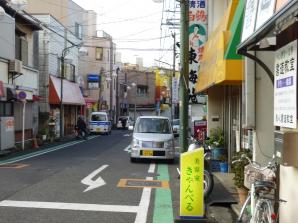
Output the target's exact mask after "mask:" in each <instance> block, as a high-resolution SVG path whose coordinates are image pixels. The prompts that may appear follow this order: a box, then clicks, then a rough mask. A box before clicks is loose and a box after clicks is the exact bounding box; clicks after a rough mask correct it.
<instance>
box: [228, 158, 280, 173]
mask: <svg viewBox="0 0 298 223" xmlns="http://www.w3.org/2000/svg"><path fill="white" fill-rule="evenodd" d="M244 159H246V160H248V162H249V164H250V165H251V166H252V167H253V168H254V169H256V170H259V171H264V170H266V169H270V170H271V169H274V168H275V167H276V163H274V164H272V161H273V160H274V157H273V159H272V160H271V161H270V162H269V163H268V165H267V166H264V167H261V165H260V164H258V163H257V162H255V161H252V160H251V159H250V158H249V157H248V156H247V155H245V154H242V155H241V158H240V159H238V160H234V161H232V164H234V163H237V162H242V161H243V160H244Z"/></svg>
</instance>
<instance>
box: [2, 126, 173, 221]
mask: <svg viewBox="0 0 298 223" xmlns="http://www.w3.org/2000/svg"><path fill="white" fill-rule="evenodd" d="M130 140H131V132H128V131H123V130H118V131H113V132H112V134H111V135H108V136H98V137H95V138H92V139H89V140H88V141H84V142H80V143H78V144H75V145H71V146H68V147H65V148H61V149H59V148H60V147H59V146H58V147H57V150H56V151H52V152H49V153H45V154H43V155H38V156H35V157H33V158H29V159H25V160H21V161H18V162H16V163H14V165H16V166H12V167H10V166H8V167H7V168H3V167H2V168H1V167H0V179H1V182H0V185H1V186H0V222H1V223H2V222H3V223H10V222H11V223H32V222H34V223H38V222H42V223H48V222H55V223H56V222H63V223H64V222H65V223H66V222H69V223H76V222H84V223H87V222H92V223H93V222H102V223H106V222H107V223H108V222H113V223H114V222H117V223H120V222H123V223H124V222H125V223H129V222H132V223H133V222H135V223H136V222H138V223H142V222H144V223H145V222H173V218H174V216H175V212H176V209H177V207H175V206H177V205H178V204H177V202H176V204H175V202H173V201H172V194H178V188H179V187H177V182H179V181H178V180H175V181H173V182H172V181H170V188H168V189H165V188H161V189H151V188H146V189H144V188H143V187H142V186H140V187H138V188H135V187H133V188H131V187H126V186H127V185H126V184H125V183H124V187H119V185H118V184H119V182H120V181H121V179H122V181H121V182H125V179H134V180H136V179H139V180H145V179H149V180H151V179H154V180H165V181H169V179H170V178H171V177H173V178H175V179H177V173H176V172H175V169H176V166H177V165H178V164H177V163H176V164H169V165H168V164H167V163H164V162H153V163H152V162H138V163H130V161H129V154H128V151H127V146H128V145H129V143H130ZM55 148H56V147H55ZM2 162H3V161H2ZM169 167H170V168H169ZM171 175H172V176H171ZM123 180H124V181H123ZM140 182H141V183H142V182H143V181H140ZM157 197H158V198H157ZM173 203H174V205H172V204H173Z"/></svg>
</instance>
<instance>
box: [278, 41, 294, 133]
mask: <svg viewBox="0 0 298 223" xmlns="http://www.w3.org/2000/svg"><path fill="white" fill-rule="evenodd" d="M274 74H275V79H274V125H275V126H280V127H286V128H296V125H297V124H296V123H297V40H296V41H294V42H292V43H289V44H288V45H286V46H284V47H282V48H281V49H279V50H278V51H276V55H275V72H274Z"/></svg>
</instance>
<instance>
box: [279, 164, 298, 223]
mask: <svg viewBox="0 0 298 223" xmlns="http://www.w3.org/2000/svg"><path fill="white" fill-rule="evenodd" d="M297 183H298V168H293V167H284V166H281V168H280V198H281V199H283V200H286V201H287V202H286V203H281V204H280V219H279V222H286V223H296V222H297V219H298V212H297V207H298V190H297Z"/></svg>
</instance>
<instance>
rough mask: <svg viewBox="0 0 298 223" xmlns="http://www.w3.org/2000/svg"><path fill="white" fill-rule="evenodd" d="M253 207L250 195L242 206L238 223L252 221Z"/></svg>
mask: <svg viewBox="0 0 298 223" xmlns="http://www.w3.org/2000/svg"><path fill="white" fill-rule="evenodd" d="M251 217H252V216H251V208H250V195H249V196H248V197H247V199H246V201H245V203H244V204H243V206H242V209H241V211H240V214H239V216H238V219H237V223H250V222H251Z"/></svg>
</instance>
